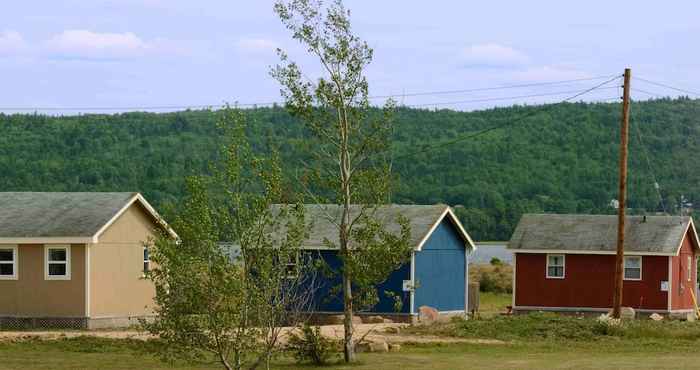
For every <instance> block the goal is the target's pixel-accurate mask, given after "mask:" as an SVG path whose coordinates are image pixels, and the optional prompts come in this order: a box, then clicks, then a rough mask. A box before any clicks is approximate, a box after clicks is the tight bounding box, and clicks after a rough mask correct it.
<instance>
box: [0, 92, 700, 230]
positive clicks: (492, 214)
mask: <svg viewBox="0 0 700 370" xmlns="http://www.w3.org/2000/svg"><path fill="white" fill-rule="evenodd" d="M245 113H246V115H247V117H248V122H249V124H250V127H249V136H250V138H251V140H252V142H253V143H254V146H255V147H256V148H258V149H261V148H264V147H267V146H268V145H270V144H272V145H275V146H277V147H278V148H279V149H280V151H281V153H282V154H283V159H284V162H285V166H284V167H285V169H287V170H288V172H289V175H290V176H294V174H295V173H297V172H298V171H297V169H299V168H300V166H301V163H302V161H301V159H304V158H307V159H308V157H309V155H310V154H309V153H310V150H311V148H312V146H313V141H312V140H310V139H309V135H308V133H307V132H306V131H305V130H304V129H303V127H302V125H301V124H300V122H298V121H297V120H295V119H293V118H292V117H290V116H289V115H288V114H287V113H286V112H285V110H284V109H283V108H281V107H272V108H256V109H249V110H246V111H245ZM522 117H525V118H524V119H522ZM395 119H396V125H395V142H394V156H395V158H396V159H395V161H394V164H393V169H394V171H395V173H396V177H397V181H396V185H395V193H394V195H393V199H392V201H393V202H395V203H437V202H443V203H448V204H450V205H453V206H457V211H458V213H459V216H460V217H461V218H462V219H463V221H464V222H465V225H466V226H467V228H468V230H469V232H470V233H471V234H472V236H474V237H475V238H476V239H479V240H486V239H490V240H505V239H508V238H509V236H510V233H511V231H512V229H513V227H514V226H515V224H516V223H517V221H518V219H519V217H520V215H521V214H522V213H524V212H557V213H610V212H614V209H613V208H611V206H610V201H611V200H612V199H613V198H615V197H616V196H617V190H616V189H617V157H618V141H619V119H620V106H619V104H612V103H563V104H556V105H546V106H529V107H524V106H514V107H509V108H497V109H489V110H482V111H474V112H459V111H452V110H419V109H410V108H398V109H397V110H396V114H395ZM216 121H217V112H212V111H183V112H177V113H142V112H133V113H123V114H115V115H95V114H91V115H80V116H65V117H57V116H46V115H38V114H13V115H7V114H0V191H140V192H142V193H144V194H145V196H146V197H147V199H149V200H150V201H151V202H152V203H154V205H155V206H156V207H159V208H162V209H166V210H170V211H172V210H173V209H174V208H176V206H177V204H178V199H180V197H181V196H182V195H183V192H184V177H185V176H186V175H191V174H200V173H206V172H207V171H208V163H210V162H211V161H216V159H217V157H218V149H217V148H218V147H219V145H220V144H221V140H222V139H221V137H220V133H219V131H218V130H217V127H216ZM494 125H507V126H505V127H504V128H501V129H498V130H493V131H490V132H488V133H487V134H484V135H481V136H478V137H475V138H472V139H469V140H465V141H461V142H457V143H454V144H452V145H440V144H442V143H447V142H450V141H453V140H455V139H458V138H460V137H462V136H465V135H470V134H471V133H474V132H479V131H480V130H482V129H485V128H488V127H491V126H494ZM631 125H632V130H631V132H630V177H629V204H628V206H629V207H630V208H632V209H633V212H636V213H642V212H649V213H653V212H661V211H664V210H666V211H667V212H670V213H675V214H677V213H678V212H680V211H681V210H680V209H679V207H680V205H681V203H682V201H681V199H682V197H683V198H684V199H686V200H687V202H688V203H692V202H695V201H696V199H697V198H698V197H700V181H699V180H700V165H699V164H698V162H696V158H697V156H696V151H695V149H696V147H697V145H698V143H699V141H700V100H690V99H687V98H680V99H673V100H672V99H660V100H654V101H647V102H634V103H633V104H632V122H631ZM640 139H641V140H640ZM640 142H642V143H643V144H644V145H643V146H642V145H640ZM432 146H436V148H434V149H432V150H424V149H427V148H429V147H432ZM261 150H262V149H261ZM654 179H656V181H657V182H658V184H659V185H660V193H661V197H660V196H659V191H657V189H656V188H655V185H654V183H655V180H654ZM0 206H1V205H0ZM170 211H168V212H170ZM166 214H167V212H166Z"/></svg>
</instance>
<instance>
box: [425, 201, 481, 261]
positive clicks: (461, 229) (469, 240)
mask: <svg viewBox="0 0 700 370" xmlns="http://www.w3.org/2000/svg"><path fill="white" fill-rule="evenodd" d="M446 215H450V218H451V219H452V222H453V223H454V224H455V225H456V226H457V230H459V233H460V234H461V235H462V237H463V238H464V239H466V240H467V243H468V245H467V247H468V248H469V249H470V250H472V251H474V250H476V245H474V241H473V240H472V238H471V237H470V236H469V234H467V231H466V230H464V226H462V223H461V222H459V219H458V218H457V216H456V215H455V214H454V212H452V208H451V207H449V206H446V207H445V211H444V212H442V214H441V215H440V217H438V219H437V221H435V223H434V224H433V226H431V227H430V230H428V232H427V233H426V234H425V236H423V238H422V239H421V240H420V242H419V243H418V246H416V250H417V251H421V250H422V249H423V244H425V242H427V241H428V238H430V235H432V234H433V232H434V231H435V229H437V227H438V225H440V223H441V222H442V220H443V219H444V218H445V216H446Z"/></svg>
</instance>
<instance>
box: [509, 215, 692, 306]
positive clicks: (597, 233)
mask: <svg viewBox="0 0 700 370" xmlns="http://www.w3.org/2000/svg"><path fill="white" fill-rule="evenodd" d="M616 243H617V216H608V215H534V214H528V215H524V216H523V217H522V219H521V220H520V223H519V224H518V226H517V227H516V229H515V232H514V233H513V237H512V239H511V240H510V242H509V243H508V249H510V250H511V251H512V252H513V253H514V255H513V263H514V266H515V269H514V272H513V309H514V311H516V312H523V311H560V312H607V311H608V310H610V308H611V307H612V296H613V285H614V282H613V276H614V274H615V250H616ZM699 248H700V246H699V244H698V235H697V232H696V231H695V226H694V225H693V219H692V218H691V217H678V216H631V217H627V218H626V222H625V258H624V284H623V294H622V304H623V306H626V307H633V308H634V309H636V310H637V311H638V312H642V313H652V312H657V313H661V314H667V315H683V314H685V313H687V312H692V310H693V297H692V293H693V289H695V287H696V281H697V270H696V256H697V253H698V250H699Z"/></svg>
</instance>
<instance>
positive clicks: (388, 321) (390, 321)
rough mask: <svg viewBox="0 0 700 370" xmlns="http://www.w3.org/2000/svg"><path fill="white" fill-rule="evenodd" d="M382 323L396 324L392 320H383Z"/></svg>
mask: <svg viewBox="0 0 700 370" xmlns="http://www.w3.org/2000/svg"><path fill="white" fill-rule="evenodd" d="M382 322H383V323H384V324H393V323H394V320H392V319H384V320H382Z"/></svg>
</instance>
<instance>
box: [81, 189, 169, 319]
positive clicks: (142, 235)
mask: <svg viewBox="0 0 700 370" xmlns="http://www.w3.org/2000/svg"><path fill="white" fill-rule="evenodd" d="M155 227H156V224H155V222H154V220H153V218H152V217H151V216H150V215H148V214H147V213H146V211H145V210H144V209H143V208H142V206H141V205H140V204H138V202H137V203H134V204H133V205H132V206H131V207H129V209H128V210H126V211H125V212H124V213H123V214H122V215H121V216H119V218H118V219H117V220H116V221H115V222H114V223H113V224H112V225H111V226H110V227H109V228H108V229H107V230H106V231H105V232H104V234H102V235H101V236H100V238H99V242H98V243H97V244H92V245H90V247H89V248H90V251H89V256H90V282H89V285H90V317H94V318H99V317H115V316H117V317H124V316H141V315H148V314H150V313H151V312H152V311H151V310H150V309H149V308H148V307H153V297H154V295H155V289H154V287H153V284H152V283H151V282H150V281H148V280H144V279H143V242H145V241H147V240H148V238H149V237H151V236H153V229H154V228H155Z"/></svg>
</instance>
